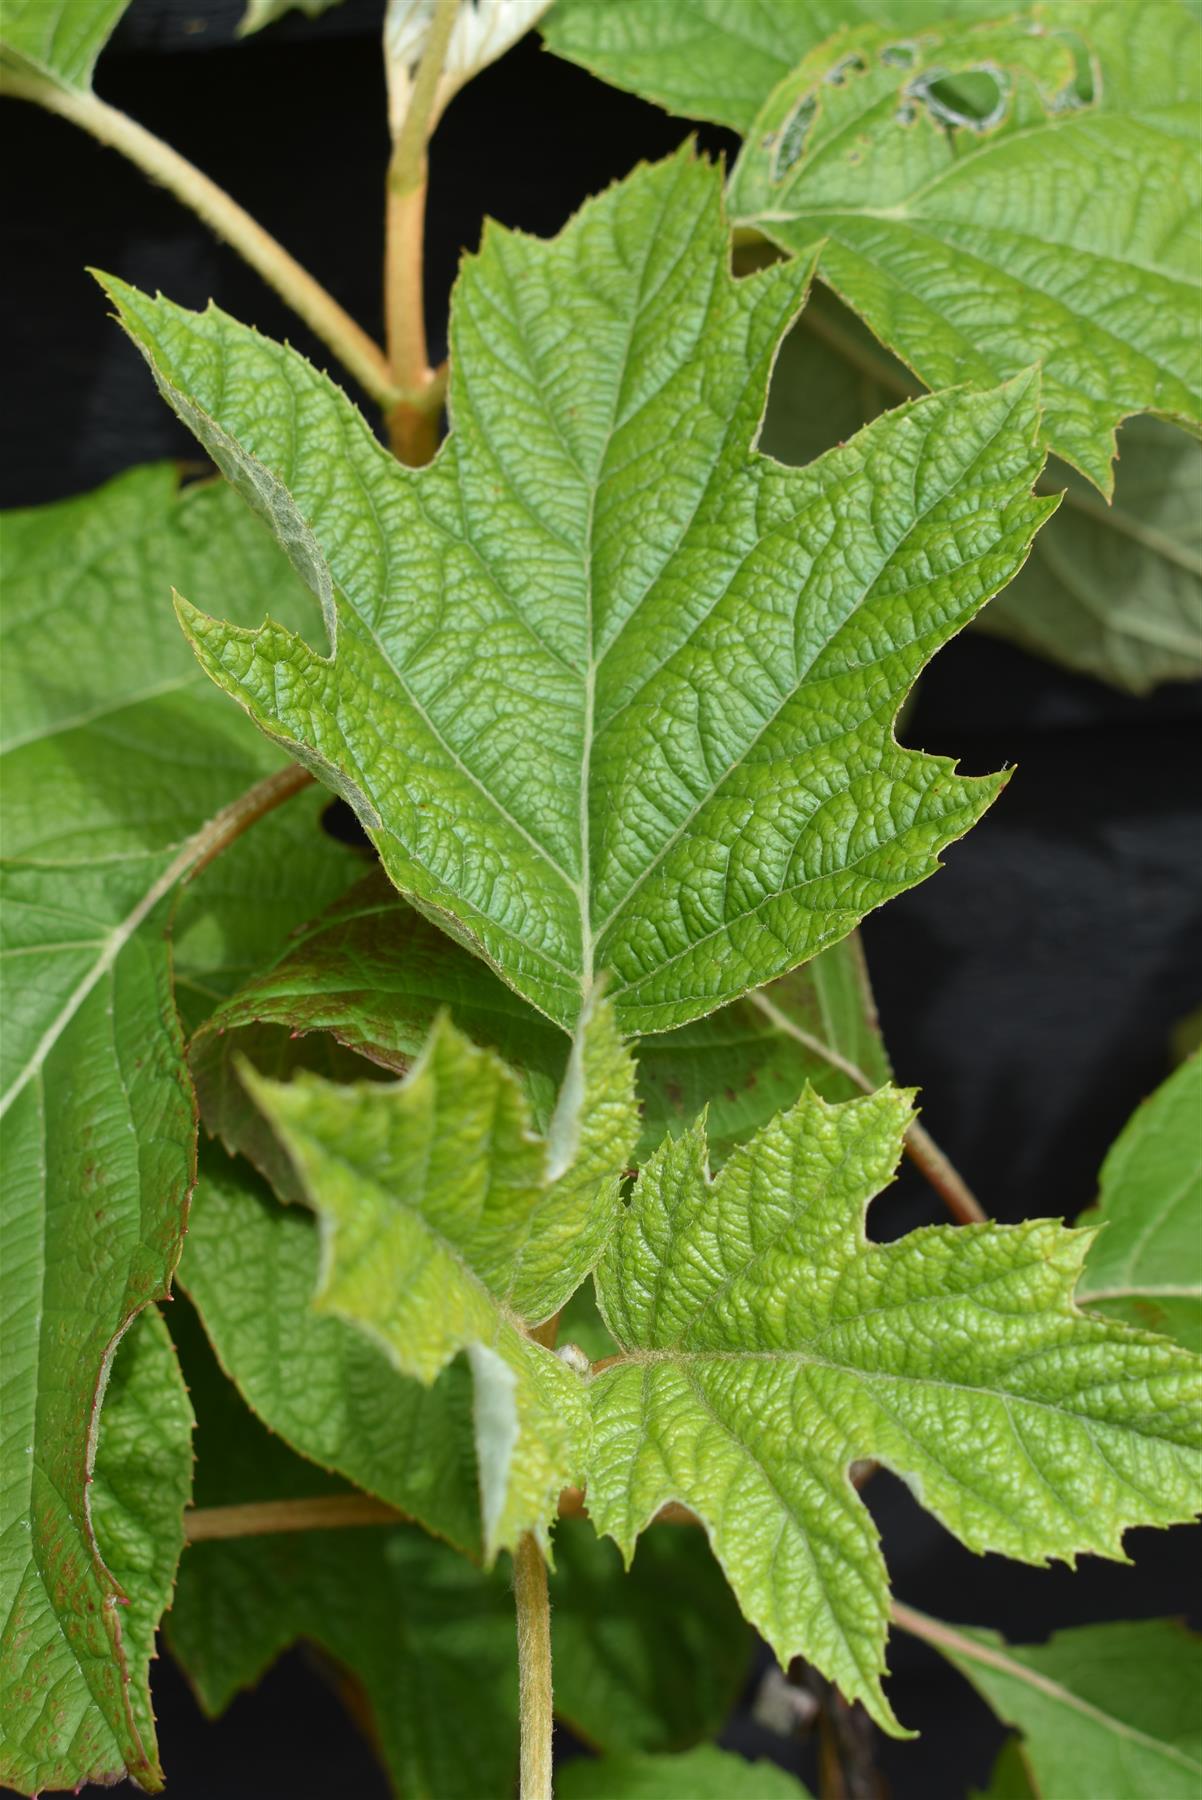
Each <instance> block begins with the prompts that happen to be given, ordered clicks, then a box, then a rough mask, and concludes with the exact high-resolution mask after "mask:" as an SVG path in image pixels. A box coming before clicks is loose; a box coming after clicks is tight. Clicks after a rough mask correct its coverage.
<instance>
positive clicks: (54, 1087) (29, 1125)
mask: <svg viewBox="0 0 1202 1800" xmlns="http://www.w3.org/2000/svg"><path fill="white" fill-rule="evenodd" d="M231 499H232V496H229V495H228V493H227V492H226V491H225V490H224V489H221V488H217V487H214V486H209V487H206V488H197V489H193V490H189V491H188V492H186V493H184V494H182V495H181V494H180V493H179V492H178V478H177V476H176V474H175V472H174V471H173V470H172V469H171V468H169V467H168V466H166V465H163V466H158V467H150V468H144V469H136V470H133V471H131V472H130V473H129V474H127V475H125V476H122V477H120V478H119V479H118V480H117V481H114V482H111V483H109V484H108V485H107V486H106V487H104V488H101V489H99V490H98V491H97V492H96V493H94V494H86V495H83V496H81V497H79V498H78V499H76V500H70V501H66V502H62V503H59V504H56V505H53V506H47V507H39V508H34V509H30V510H28V511H24V512H17V513H10V514H8V515H7V516H6V518H5V527H4V549H5V580H4V620H3V646H2V655H0V682H2V688H0V701H2V704H0V717H2V720H3V725H2V731H3V738H2V742H0V749H2V753H3V754H2V760H0V815H2V816H0V826H2V832H3V845H4V859H5V860H4V865H3V869H2V870H0V879H2V883H3V894H4V908H3V940H2V951H3V964H2V969H3V981H4V1010H5V1027H4V1033H3V1041H2V1044H0V1115H2V1118H3V1127H2V1145H0V1165H2V1186H0V1214H2V1222H3V1234H4V1244H5V1255H4V1258H3V1264H2V1267H0V1284H2V1291H0V1320H2V1321H3V1324H2V1326H0V1332H2V1333H3V1336H2V1339H0V1361H2V1362H3V1366H4V1371H5V1380H6V1395H5V1410H4V1425H3V1445H2V1449H0V1456H2V1459H3V1481H2V1484H0V1491H2V1493H3V1500H2V1502H0V1617H3V1618H4V1619H6V1620H7V1621H8V1626H7V1630H8V1634H9V1635H8V1637H7V1638H6V1640H5V1655H6V1672H7V1675H8V1679H7V1680H6V1682H5V1683H4V1685H3V1689H2V1690H0V1718H2V1720H3V1728H4V1733H5V1737H6V1740H7V1743H6V1749H5V1752H4V1760H3V1761H2V1762H0V1769H2V1770H3V1778H4V1779H6V1780H9V1781H11V1782H12V1783H13V1784H14V1785H16V1786H18V1787H23V1786H31V1785H32V1786H39V1785H42V1786H45V1785H66V1786H74V1785H75V1784H76V1783H77V1782H79V1781H80V1780H87V1779H93V1780H103V1779H115V1778H117V1777H118V1776H119V1775H121V1774H122V1773H123V1772H124V1771H126V1770H128V1771H129V1772H130V1773H131V1774H133V1775H134V1776H135V1777H136V1778H137V1779H138V1780H139V1781H140V1782H141V1783H142V1784H143V1786H148V1787H152V1788H153V1787H154V1786H156V1785H157V1784H158V1783H159V1782H160V1779H161V1777H160V1773H159V1769H158V1761H157V1754H156V1751H155V1747H154V1741H153V1736H149V1737H148V1736H146V1735H145V1728H146V1726H147V1723H148V1721H147V1719H146V1718H145V1717H141V1718H140V1717H138V1716H137V1712H136V1709H137V1707H138V1706H139V1705H140V1702H137V1701H135V1700H134V1699H133V1698H131V1694H132V1692H133V1690H132V1689H131V1686H130V1683H129V1680H128V1677H129V1674H130V1669H129V1666H128V1659H127V1656H126V1652H125V1649H124V1646H123V1638H122V1617H121V1609H120V1608H119V1607H118V1605H117V1594H116V1589H115V1586H114V1583H113V1580H112V1577H111V1575H110V1573H109V1571H108V1570H106V1568H105V1567H104V1565H103V1562H102V1560H101V1558H100V1556H99V1553H98V1551H97V1548H96V1544H95V1541H94V1536H93V1532H92V1528H91V1525H90V1523H89V1517H88V1505H87V1491H88V1476H89V1473H90V1466H91V1461H92V1452H93V1441H92V1440H93V1422H94V1418H95V1411H96V1407H97V1405H98V1402H99V1396H100V1393H101V1391H102V1388H103V1384H104V1376H105V1372H106V1370H107V1367H108V1361H109V1358H110V1356H111V1353H112V1349H113V1346H114V1345H115V1344H116V1343H117V1341H118V1339H119V1338H120V1336H121V1334H122V1332H123V1331H124V1330H125V1328H126V1326H127V1325H128V1323H129V1321H130V1319H131V1318H132V1317H133V1316H134V1314H135V1313H137V1312H138V1311H139V1310H140V1309H141V1308H142V1307H144V1306H145V1305H146V1303H147V1302H148V1301H150V1300H153V1299H155V1298H157V1297H159V1296H161V1295H163V1294H164V1293H165V1292H166V1290H167V1285H168V1282H169V1280H170V1276H171V1272H172V1269H173V1268H174V1266H175V1263H176V1261H177V1259H178V1256H179V1250H180V1243H181V1237H182V1232H183V1224H184V1214H185V1208H186V1203H187V1196H188V1191H189V1188H190V1186H191V1183H192V1179H193V1172H194V1145H195V1117H194V1109H193V1100H192V1093H191V1087H190V1084H189V1082H188V1079H187V1071H186V1068H185V1065H184V1060H183V1043H182V1039H181V1035H180V1030H179V1023H178V1020H177V1018H176V1014H175V1009H174V1005H173V1001H172V994H171V980H170V963H169V956H168V948H167V941H166V930H167V923H168V910H169V906H170V895H171V892H172V889H173V887H174V886H175V884H176V882H177V880H178V879H179V878H180V877H181V876H182V875H183V874H185V873H186V871H187V870H188V868H189V867H190V866H191V864H192V863H193V862H194V861H195V859H196V857H197V856H198V855H199V854H200V853H201V851H202V849H203V847H204V845H205V843H206V842H207V836H206V833H207V831H208V829H209V827H210V826H211V822H212V821H213V819H214V818H215V817H216V816H217V815H219V814H220V812H221V809H222V807H223V806H224V805H225V804H226V803H228V802H230V801H232V800H233V799H234V798H235V797H236V796H237V795H238V794H239V793H240V792H241V791H242V790H244V789H245V788H247V787H248V786H250V785H251V784H252V783H254V782H255V781H256V780H258V779H260V778H261V777H262V776H263V775H265V774H266V773H268V772H269V771H270V770H271V769H272V768H274V767H277V766H278V756H277V755H276V753H274V752H273V751H272V750H271V749H270V748H269V746H268V745H266V744H265V742H264V741H263V740H262V739H261V738H260V737H258V736H257V734H255V733H253V732H250V731H249V730H247V729H245V728H244V727H243V726H241V723H240V722H239V721H237V720H236V719H231V717H230V711H229V709H228V708H222V707H220V706H218V707H215V706H214V705H213V697H212V693H211V690H210V689H209V688H208V684H205V683H201V684H199V685H198V683H197V680H196V671H195V667H194V664H193V663H192V661H191V659H190V657H189V656H188V654H187V652H186V648H185V647H183V646H181V645H180V643H179V639H178V633H177V632H176V631H175V630H174V629H173V626H172V620H171V615H170V595H169V588H168V585H167V579H166V571H167V569H169V568H172V567H174V568H178V569H181V570H182V569H183V568H189V569H190V570H191V571H192V574H193V575H194V576H195V578H196V580H197V581H198V582H199V583H201V584H202V585H203V586H204V587H205V588H206V589H207V590H208V591H210V592H224V593H229V592H233V593H236V594H240V593H246V592H248V591H253V592H255V593H257V594H258V595H259V596H260V597H261V598H263V599H265V600H269V599H273V598H278V601H279V603H280V604H281V606H283V607H284V608H285V609H291V610H292V611H293V614H294V616H297V612H296V606H295V596H296V593H297V584H296V581H295V577H294V576H293V575H292V572H291V570H290V569H289V568H288V565H287V564H286V562H285V561H284V559H283V558H282V557H281V556H280V555H279V553H278V551H277V550H276V549H275V548H274V546H273V545H272V544H271V542H270V540H269V539H268V538H267V537H266V535H265V534H264V533H263V532H262V531H261V530H260V529H259V528H258V527H257V526H255V525H254V524H253V521H250V520H249V519H248V517H247V515H246V514H245V512H244V511H240V509H239V508H238V507H237V506H236V505H231ZM248 526H249V527H250V528H249V529H248ZM304 604H306V605H307V604H308V603H307V602H305V603H304ZM231 726H234V727H237V729H231ZM31 1688H32V1689H33V1690H34V1691H36V1692H39V1693H44V1692H46V1691H51V1690H52V1691H53V1692H54V1694H55V1705H54V1707H53V1708H52V1709H50V1710H48V1711H47V1712H46V1713H45V1714H44V1715H42V1716H40V1717H38V1716H36V1715H31V1714H30V1712H29V1710H28V1707H29V1695H30V1691H31Z"/></svg>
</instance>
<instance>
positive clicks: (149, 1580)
mask: <svg viewBox="0 0 1202 1800" xmlns="http://www.w3.org/2000/svg"><path fill="white" fill-rule="evenodd" d="M192 1425H193V1419H192V1408H191V1405H190V1404H189V1401H188V1390H187V1388H186V1387H185V1386H184V1380H183V1376H182V1375H181V1374H180V1369H179V1364H178V1362H177V1361H176V1355H175V1349H174V1346H173V1345H172V1342H171V1338H170V1335H169V1333H168V1331H167V1327H166V1325H164V1323H163V1319H162V1315H161V1314H160V1313H159V1311H158V1308H157V1307H154V1306H148V1307H147V1308H146V1309H145V1310H144V1311H143V1312H141V1313H139V1314H138V1316H137V1318H136V1319H135V1320H134V1322H133V1324H132V1325H131V1326H130V1328H129V1330H128V1331H127V1332H126V1334H125V1336H124V1337H123V1338H122V1339H121V1342H120V1344H119V1345H118V1346H117V1351H116V1354H115V1356H114V1357H113V1368H112V1373H111V1374H110V1376H109V1380H108V1386H107V1387H106V1389H105V1392H104V1404H103V1406H102V1408H101V1412H100V1426H99V1432H98V1436H97V1441H96V1461H95V1465H94V1467H93V1470H92V1487H91V1492H90V1496H89V1504H90V1506H91V1512H92V1525H93V1529H94V1530H95V1533H96V1544H97V1548H98V1549H99V1552H100V1556H101V1560H102V1561H103V1563H104V1566H105V1568H106V1569H107V1570H108V1572H109V1574H110V1575H111V1576H112V1578H113V1580H114V1581H115V1582H116V1584H117V1588H118V1591H119V1592H120V1594H121V1595H122V1597H123V1598H122V1603H121V1644H122V1650H123V1652H124V1657H125V1665H126V1667H127V1669H128V1670H129V1675H130V1686H129V1703H130V1708H131V1710H132V1712H133V1715H134V1722H135V1724H136V1725H137V1728H138V1733H139V1735H140V1737H141V1739H142V1742H143V1744H145V1745H148V1746H152V1745H153V1744H154V1713H153V1712H152V1710H151V1704H150V1692H149V1689H148V1687H147V1675H148V1671H149V1668H150V1664H151V1662H152V1660H153V1658H154V1655H155V1648H154V1645H155V1635H156V1633H157V1631H158V1625H159V1620H160V1619H161V1618H162V1616H163V1613H164V1612H165V1611H166V1610H167V1607H168V1606H169V1605H170V1603H171V1593H172V1589H173V1588H174V1586H175V1571H176V1566H177V1564H178V1563H179V1558H180V1552H181V1550H182V1549H183V1547H184V1508H185V1507H186V1506H187V1504H188V1502H189V1500H190V1499H191V1497H192ZM43 1673H44V1675H48V1674H49V1670H46V1671H44V1672H43ZM48 1687H49V1682H47V1684H46V1688H44V1689H43V1692H42V1695H41V1698H43V1699H44V1698H45V1694H46V1691H47V1689H48ZM61 1727H62V1722H61V1721H60V1726H59V1728H60V1729H61Z"/></svg>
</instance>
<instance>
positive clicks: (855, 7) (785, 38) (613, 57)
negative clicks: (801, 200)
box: [541, 0, 1005, 133]
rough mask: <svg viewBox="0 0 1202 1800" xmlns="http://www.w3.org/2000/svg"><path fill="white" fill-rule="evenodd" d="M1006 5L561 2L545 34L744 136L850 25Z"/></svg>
mask: <svg viewBox="0 0 1202 1800" xmlns="http://www.w3.org/2000/svg"><path fill="white" fill-rule="evenodd" d="M903 8H904V10H902V9H903ZM998 10H999V9H998V5H997V0H688V4H687V5H682V4H681V0H556V4H555V5H554V6H553V7H552V9H551V11H550V13H549V14H548V15H547V17H546V18H545V19H544V20H543V22H542V26H541V30H542V34H543V37H544V38H545V39H546V42H547V47H548V49H551V50H554V51H555V53H556V55H557V56H565V57H567V58H568V59H569V60H570V61H571V62H577V63H582V64H583V65H584V67H585V68H586V69H591V70H592V71H593V73H594V74H595V75H599V76H600V77H601V78H602V80H604V81H609V82H612V83H613V84H614V86H615V87H622V88H630V89H632V90H633V91H634V92H635V93H636V94H641V95H643V96H644V97H645V98H646V99H648V100H657V101H658V102H659V103H660V105H661V106H666V107H667V108H668V109H669V111H671V112H677V113H684V114H685V115H686V117H688V118H694V119H712V120H714V121H715V123H717V124H719V125H729V126H731V127H732V128H733V130H735V131H738V132H742V133H746V132H748V131H749V130H750V129H751V126H752V124H753V122H754V120H755V116H756V114H757V113H758V112H759V110H760V107H761V106H762V105H763V103H764V97H765V95H766V94H769V93H771V91H772V89H773V88H774V87H775V86H776V85H777V83H778V82H780V81H783V80H784V78H785V76H786V75H788V73H789V71H790V70H791V69H792V68H794V67H795V66H796V64H797V63H798V62H799V61H800V60H801V58H802V57H803V56H805V55H806V54H808V52H809V51H811V50H812V49H814V47H815V46H816V45H817V44H820V43H822V41H823V39H824V38H828V37H830V35H831V34H832V32H836V31H839V30H841V29H842V28H843V27H844V26H847V25H860V24H864V23H867V22H869V21H876V22H878V23H881V24H885V23H888V22H889V21H891V20H896V19H897V18H898V17H899V15H900V16H901V17H903V18H904V19H905V22H906V28H907V30H911V31H913V30H918V29H920V28H921V27H923V26H926V25H935V24H942V23H944V22H945V21H946V20H947V19H949V18H969V17H972V16H973V15H974V14H975V15H977V16H979V17H982V18H990V17H993V16H995V15H996V13H997V12H998ZM1001 10H1003V11H1004V10H1005V9H1004V8H1002V9H1001Z"/></svg>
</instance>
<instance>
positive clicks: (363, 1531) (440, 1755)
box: [166, 1308, 518, 1800]
mask: <svg viewBox="0 0 1202 1800" xmlns="http://www.w3.org/2000/svg"><path fill="white" fill-rule="evenodd" d="M179 1313H184V1315H185V1316H184V1317H183V1318H180V1317H178V1316H177V1315H178V1314H179ZM172 1324H173V1327H176V1328H177V1332H178V1337H179V1341H180V1348H181V1352H182V1354H183V1359H184V1368H185V1371H186V1373H187V1377H188V1382H189V1386H190V1387H191V1390H192V1394H193V1397H194V1399H195V1403H196V1412H197V1418H198V1421H199V1430H198V1432H197V1471H196V1498H197V1503H198V1505H199V1506H200V1507H202V1508H207V1507H219V1506H223V1505H231V1504H241V1503H243V1502H244V1501H246V1500H247V1499H255V1500H258V1501H260V1502H270V1501H273V1500H282V1501H289V1500H296V1499H301V1498H309V1497H312V1496H314V1495H328V1494H329V1493H330V1492H331V1491H336V1490H335V1489H334V1484H332V1483H331V1482H330V1480H329V1478H328V1477H327V1476H324V1475H323V1474H322V1473H321V1471H320V1470H318V1469H315V1468H313V1467H312V1466H311V1465H309V1464H306V1463H303V1462H301V1461H300V1460H299V1459H298V1458H296V1457H294V1456H292V1455H291V1454H290V1453H289V1452H288V1451H287V1450H286V1449H285V1447H284V1446H283V1445H282V1444H281V1443H280V1442H279V1440H278V1439H276V1438H273V1437H272V1436H271V1435H270V1434H269V1433H268V1432H266V1431H264V1430H263V1428H262V1426H260V1425H259V1424H257V1422H256V1421H255V1420H254V1419H253V1418H252V1417H251V1416H250V1414H249V1413H248V1412H247V1411H246V1408H245V1407H244V1406H242V1405H241V1403H240V1402H239V1400H238V1398H237V1396H236V1395H235V1394H234V1391H233V1389H232V1388H231V1387H230V1386H229V1383H228V1382H225V1381H223V1380H222V1378H221V1376H220V1373H219V1371H218V1370H217V1369H216V1368H215V1366H214V1364H213V1359H212V1357H211V1356H210V1355H209V1353H208V1351H207V1349H206V1347H205V1345H204V1343H203V1340H202V1338H201V1336H200V1333H199V1331H198V1330H197V1328H196V1326H195V1322H194V1321H193V1320H190V1319H189V1318H188V1317H187V1315H186V1312H185V1309H184V1308H177V1309H173V1316H172ZM166 1629H167V1641H168V1643H169V1645H170V1647H171V1652H172V1654H173V1656H174V1657H175V1658H176V1660H177V1661H178V1662H179V1663H181V1664H182V1666H183V1668H184V1669H185V1670H186V1671H187V1674H188V1677H189V1679H190V1680H191V1682H192V1685H193V1687H194V1688H195V1690H196V1692H197V1695H198V1697H199V1699H200V1702H201V1704H202V1706H203V1707H204V1709H205V1711H206V1712H208V1713H210V1714H217V1713H220V1712H222V1711H223V1710H224V1709H225V1707H227V1706H228V1705H229V1703H230V1701H231V1700H232V1699H233V1698H234V1697H235V1695H236V1694H237V1693H238V1692H239V1691H240V1690H241V1689H243V1688H246V1687H250V1686H253V1685H254V1683H255V1682H256V1681H258V1679H259V1677H260V1676H261V1675H262V1674H263V1673H264V1672H265V1671H266V1670H267V1668H269V1667H270V1665H271V1664H272V1663H273V1662H274V1661H275V1659H276V1657H277V1656H279V1655H280V1654H281V1652H282V1651H284V1650H286V1649H287V1648H288V1646H289V1645H290V1644H293V1643H295V1642H297V1641H298V1640H301V1639H303V1640H305V1641H306V1642H308V1643H311V1644H314V1645H316V1646H317V1647H318V1648H319V1649H321V1650H323V1651H325V1652H326V1654H327V1655H328V1656H330V1657H332V1658H333V1659H334V1660H335V1661H336V1663H338V1664H340V1665H341V1667H342V1668H343V1669H345V1670H346V1671H347V1672H348V1673H349V1674H350V1675H351V1676H352V1677H353V1678H354V1679H356V1680H357V1681H358V1683H359V1684H360V1686H361V1689H362V1692H363V1694H364V1696H365V1697H366V1701H367V1707H368V1709H369V1712H370V1716H371V1722H372V1726H373V1728H374V1729H373V1736H374V1739H375V1742H376V1744H377V1746H378V1748H379V1751H380V1754H381V1756H382V1758H383V1761H384V1763H385V1766H386V1768H387V1770H388V1773H389V1776H390V1779H391V1782H392V1785H393V1788H394V1790H395V1792H396V1793H397V1795H398V1797H399V1800H413V1796H415V1795H422V1796H430V1800H480V1796H482V1795H494V1794H495V1795H502V1794H506V1793H508V1792H509V1790H510V1786H511V1784H512V1781H513V1775H514V1770H515V1766H516V1762H517V1736H518V1733H517V1667H516V1654H515V1634H514V1629H513V1599H512V1596H511V1595H510V1594H509V1593H508V1592H507V1591H506V1583H505V1582H504V1580H503V1579H502V1578H501V1577H500V1575H499V1574H498V1575H494V1576H487V1575H484V1574H482V1573H481V1571H480V1570H479V1569H475V1568H473V1567H472V1565H471V1564H470V1563H469V1562H466V1561H465V1560H464V1559H463V1558H462V1557H461V1556H457V1555H456V1554H455V1553H454V1551H452V1550H449V1549H447V1547H446V1546H445V1545H443V1544H439V1543H436V1542H435V1541H434V1540H433V1539H431V1538H428V1537H426V1536H424V1535H423V1534H422V1533H421V1532H418V1531H416V1530H414V1529H413V1528H411V1527H406V1526H391V1527H376V1526H368V1527H359V1528H357V1529H355V1530H327V1531H302V1532H295V1531H293V1532H285V1533H279V1534H267V1535H264V1536H259V1537H253V1538H239V1539H222V1540H209V1541H202V1542H199V1543H194V1544H192V1545H191V1547H190V1548H189V1549H188V1551H187V1552H186V1554H185V1556H184V1559H183V1562H182V1563H181V1565H180V1572H179V1586H178V1589H177V1592H176V1597H175V1602H174V1605H173V1606H172V1609H171V1612H170V1614H169V1615H168V1618H167V1622H166Z"/></svg>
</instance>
